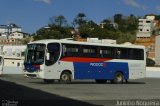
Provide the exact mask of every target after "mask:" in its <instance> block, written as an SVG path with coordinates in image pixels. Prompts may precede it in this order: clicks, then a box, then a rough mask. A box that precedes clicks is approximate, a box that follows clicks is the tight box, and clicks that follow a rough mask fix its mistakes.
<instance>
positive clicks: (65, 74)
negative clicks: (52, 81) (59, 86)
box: [60, 72, 71, 84]
mask: <svg viewBox="0 0 160 106" xmlns="http://www.w3.org/2000/svg"><path fill="white" fill-rule="evenodd" d="M60 82H61V83H63V84H68V83H70V82H71V74H70V73H69V72H63V73H62V74H61V78H60Z"/></svg>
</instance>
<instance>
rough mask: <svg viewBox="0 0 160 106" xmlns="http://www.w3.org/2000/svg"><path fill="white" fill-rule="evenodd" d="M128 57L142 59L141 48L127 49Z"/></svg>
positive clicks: (142, 52)
mask: <svg viewBox="0 0 160 106" xmlns="http://www.w3.org/2000/svg"><path fill="white" fill-rule="evenodd" d="M129 59H133V60H144V51H143V49H129Z"/></svg>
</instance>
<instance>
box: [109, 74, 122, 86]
mask: <svg viewBox="0 0 160 106" xmlns="http://www.w3.org/2000/svg"><path fill="white" fill-rule="evenodd" d="M123 80H124V76H123V74H122V73H121V72H116V74H115V76H114V79H113V80H111V82H112V83H114V84H122V83H123Z"/></svg>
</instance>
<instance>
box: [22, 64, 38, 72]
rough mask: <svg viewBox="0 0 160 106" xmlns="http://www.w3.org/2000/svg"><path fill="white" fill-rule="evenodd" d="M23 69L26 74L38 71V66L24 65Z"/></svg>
mask: <svg viewBox="0 0 160 106" xmlns="http://www.w3.org/2000/svg"><path fill="white" fill-rule="evenodd" d="M24 69H25V70H26V71H28V72H35V71H37V70H39V69H40V65H24Z"/></svg>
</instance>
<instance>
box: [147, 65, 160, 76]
mask: <svg viewBox="0 0 160 106" xmlns="http://www.w3.org/2000/svg"><path fill="white" fill-rule="evenodd" d="M146 77H154V78H160V67H146Z"/></svg>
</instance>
